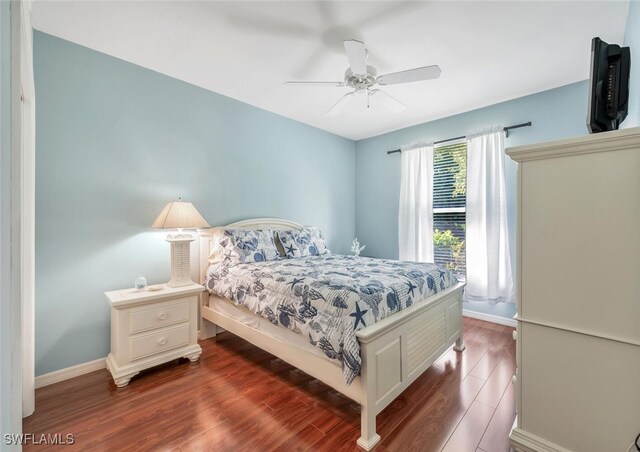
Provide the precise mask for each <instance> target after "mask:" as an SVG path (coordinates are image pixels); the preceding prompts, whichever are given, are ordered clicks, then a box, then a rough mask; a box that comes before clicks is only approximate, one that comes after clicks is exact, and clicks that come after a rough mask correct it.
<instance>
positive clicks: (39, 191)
mask: <svg viewBox="0 0 640 452" xmlns="http://www.w3.org/2000/svg"><path fill="white" fill-rule="evenodd" d="M34 40H35V79H36V97H37V106H38V108H37V118H36V119H37V147H36V166H37V174H36V185H37V187H36V271H37V278H36V375H41V374H43V373H47V372H51V371H54V370H57V369H61V368H65V367H68V366H72V365H74V364H78V363H84V362H87V361H91V360H94V359H97V358H102V357H104V356H106V355H107V353H108V352H109V337H110V331H109V308H108V305H107V303H106V301H105V299H104V296H103V292H104V291H107V290H113V289H118V288H123V287H131V286H132V285H133V281H134V279H135V278H136V276H137V274H138V272H142V273H143V274H144V275H146V276H147V279H148V280H149V283H160V282H164V281H167V280H168V279H169V245H168V244H167V243H166V242H165V241H164V237H165V236H166V232H162V231H153V230H152V229H150V225H151V223H152V222H153V220H154V219H155V217H156V216H157V215H158V214H159V213H160V211H161V209H162V208H163V207H164V205H165V204H166V203H167V202H168V201H170V200H173V199H175V198H176V197H177V196H182V197H183V198H184V199H185V200H190V201H193V202H194V204H195V206H196V207H197V208H198V210H199V211H200V212H201V213H202V215H203V216H204V217H205V218H206V219H207V221H208V222H209V223H210V224H211V225H221V224H227V223H229V222H232V221H236V220H241V219H245V218H250V217H261V216H272V217H282V218H288V219H291V220H294V221H298V222H300V223H303V224H310V225H318V226H320V227H321V228H322V230H323V231H325V234H326V236H327V238H328V244H329V246H330V247H331V248H332V249H333V250H334V251H336V252H342V253H346V252H348V250H349V246H350V243H351V240H352V239H353V237H354V235H355V215H354V212H355V183H354V177H353V176H354V173H355V145H354V142H353V141H351V140H347V139H344V138H340V137H337V136H335V135H332V134H330V133H327V132H324V131H321V130H319V129H316V128H313V127H310V126H307V125H304V124H301V123H299V122H295V121H293V120H290V119H286V118H284V117H281V116H278V115H275V114H272V113H269V112H266V111H264V110H260V109H258V108H255V107H251V106H249V105H246V104H244V103H241V102H238V101H235V100H233V99H230V98H227V97H224V96H221V95H218V94H215V93H212V92H210V91H206V90H204V89H201V88H197V87H195V86H192V85H189V84H187V83H184V82H181V81H178V80H175V79H172V78H170V77H167V76H164V75H161V74H158V73H155V72H152V71H150V70H147V69H144V68H141V67H139V66H136V65H133V64H129V63H126V62H124V61H121V60H118V59H116V58H112V57H109V56H107V55H104V54H101V53H98V52H95V51H93V50H90V49H87V48H84V47H81V46H77V45H75V44H72V43H69V42H67V41H64V40H61V39H58V38H55V37H52V36H49V35H46V34H43V33H39V32H36V33H35V36H34Z"/></svg>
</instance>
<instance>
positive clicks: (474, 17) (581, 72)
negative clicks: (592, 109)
mask: <svg viewBox="0 0 640 452" xmlns="http://www.w3.org/2000/svg"><path fill="white" fill-rule="evenodd" d="M628 8H629V2H628V1H611V0H610V1H584V2H583V1H551V2H542V1H529V2H524V1H501V2H486V1H472V2H451V1H449V2H445V1H439V2H401V1H373V2H362V1H340V2H326V1H322V2H319V1H295V2H294V1H286V2H285V1H282V2H264V1H259V2H255V1H254V2H246V1H242V2H239V1H235V2H220V1H208V2H203V1H200V2H185V1H163V2H155V1H113V2H98V1H72V2H58V1H36V2H35V3H34V6H33V23H34V27H35V28H36V29H38V30H41V31H43V32H46V33H49V34H52V35H55V36H59V37H61V38H64V39H67V40H69V41H72V42H75V43H78V44H81V45H83V46H86V47H89V48H92V49H95V50H98V51H101V52H104V53H106V54H109V55H112V56H115V57H118V58H121V59H123V60H126V61H130V62H132V63H135V64H138V65H140V66H143V67H146V68H149V69H153V70H155V71H157V72H161V73H163V74H167V75H169V76H172V77H175V78H177V79H180V80H184V81H187V82H189V83H193V84H194V85H197V86H201V87H203V88H206V89H209V90H211V91H215V92H217V93H221V94H224V95H226V96H229V97H232V98H234V99H238V100H240V101H243V102H246V103H248V104H251V105H255V106H257V107H260V108H264V109H265V110H269V111H272V112H274V113H278V114H280V115H283V116H286V117H289V118H292V119H295V120H298V121H301V122H304V123H307V124H310V125H312V126H315V127H319V128H321V129H324V130H328V131H330V132H333V133H335V134H337V135H341V136H344V137H347V138H351V139H354V140H358V139H362V138H367V137H371V136H375V135H379V134H381V133H384V132H388V131H392V130H396V129H399V128H402V127H407V126H410V125H414V124H419V123H422V122H426V121H430V120H434V119H437V118H442V117H446V116H450V115H452V114H456V113H461V112H464V111H468V110H472V109H475V108H479V107H483V106H486V105H491V104H494V103H497V102H501V101H505V100H509V99H513V98H516V97H520V96H524V95H527V94H532V93H536V92H539V91H543V90H547V89H550V88H555V87H558V86H562V85H566V84H569V83H573V82H576V81H579V80H584V79H587V78H588V76H589V59H590V44H591V38H592V37H594V36H600V37H601V38H602V39H604V40H605V41H607V42H613V43H617V44H622V42H623V39H624V31H625V24H626V18H627V12H628ZM354 38H355V39H360V40H364V42H365V44H366V45H367V48H368V49H369V64H371V65H373V66H375V67H376V68H377V69H378V72H379V73H387V72H395V71H400V70H404V69H410V68H414V67H418V66H426V65H431V64H438V65H439V66H440V67H441V68H442V76H441V77H440V79H438V80H434V81H426V82H414V83H410V84H406V85H396V86H387V87H385V88H384V89H385V91H387V92H388V93H389V94H391V95H393V96H395V97H396V98H398V99H400V100H401V101H403V102H404V103H405V104H407V106H408V108H407V109H406V110H405V111H403V112H401V113H398V114H394V113H390V112H389V111H387V110H385V109H384V108H383V107H381V106H376V105H375V104H372V105H371V108H369V109H367V108H366V107H365V103H364V100H363V99H362V100H360V101H359V102H354V103H352V104H351V105H349V106H348V107H347V108H346V109H345V110H343V111H342V112H341V113H340V114H339V115H338V116H336V117H327V116H326V115H325V112H326V111H327V110H328V109H329V108H330V107H331V106H332V105H333V104H334V103H335V102H336V101H337V100H338V99H339V98H340V97H341V96H342V95H343V94H344V93H346V92H348V89H347V88H335V87H299V86H298V87H291V86H285V85H284V82H285V81H286V80H307V79H308V80H336V81H341V80H342V77H343V74H344V70H345V69H346V68H347V59H346V56H345V55H344V50H343V48H342V41H343V40H345V39H354Z"/></svg>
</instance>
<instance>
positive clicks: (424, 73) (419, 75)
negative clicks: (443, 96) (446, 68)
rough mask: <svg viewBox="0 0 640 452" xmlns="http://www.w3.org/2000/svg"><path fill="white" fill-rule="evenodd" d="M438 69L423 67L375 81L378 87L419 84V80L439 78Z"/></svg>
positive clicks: (437, 67)
mask: <svg viewBox="0 0 640 452" xmlns="http://www.w3.org/2000/svg"><path fill="white" fill-rule="evenodd" d="M441 72H442V71H441V70H440V67H439V66H437V65H434V66H425V67H419V68H415V69H408V70H406V71H400V72H392V73H391V74H384V75H381V76H379V77H378V78H377V79H376V81H377V82H378V84H379V85H396V84H398V83H409V82H419V81H421V80H433V79H434V78H438V77H440V73H441Z"/></svg>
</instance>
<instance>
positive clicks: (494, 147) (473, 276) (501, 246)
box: [465, 128, 515, 303]
mask: <svg viewBox="0 0 640 452" xmlns="http://www.w3.org/2000/svg"><path fill="white" fill-rule="evenodd" d="M466 235H467V244H466V246H467V287H466V290H465V298H466V299H467V300H473V301H488V302H490V303H497V302H508V303H513V302H515V297H514V287H513V275H512V271H511V254H510V250H509V233H508V226H507V201H506V189H505V153H504V131H503V130H502V128H496V129H492V130H488V131H485V132H483V133H480V134H477V135H473V136H468V137H467V234H466Z"/></svg>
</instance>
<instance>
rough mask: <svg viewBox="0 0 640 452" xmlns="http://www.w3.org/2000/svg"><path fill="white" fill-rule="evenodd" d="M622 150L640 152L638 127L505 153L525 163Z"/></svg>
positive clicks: (548, 142)
mask: <svg viewBox="0 0 640 452" xmlns="http://www.w3.org/2000/svg"><path fill="white" fill-rule="evenodd" d="M624 149H639V150H640V127H634V128H630V129H622V130H613V131H611V132H602V133H594V134H591V135H584V136H580V137H574V138H566V139H564V140H557V141H547V142H544V143H536V144H528V145H526V146H516V147H512V148H507V149H506V151H505V152H506V153H507V155H508V156H509V157H511V159H512V160H513V161H516V162H526V161H529V160H541V159H548V158H555V157H568V156H571V155H581V154H592V153H595V152H609V151H621V150H624Z"/></svg>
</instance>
